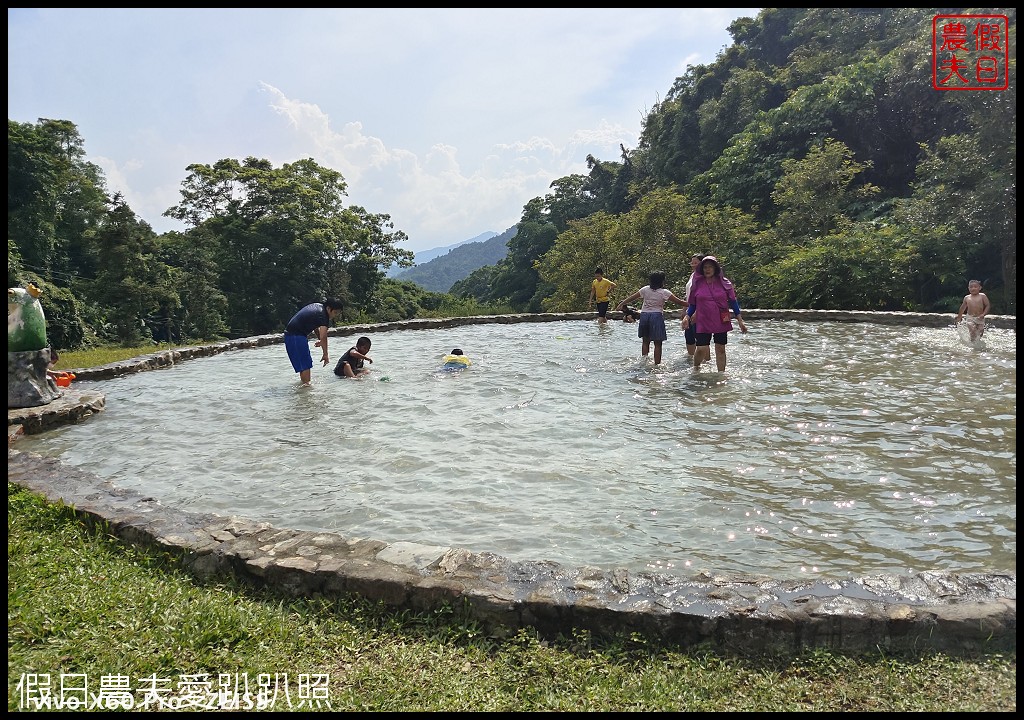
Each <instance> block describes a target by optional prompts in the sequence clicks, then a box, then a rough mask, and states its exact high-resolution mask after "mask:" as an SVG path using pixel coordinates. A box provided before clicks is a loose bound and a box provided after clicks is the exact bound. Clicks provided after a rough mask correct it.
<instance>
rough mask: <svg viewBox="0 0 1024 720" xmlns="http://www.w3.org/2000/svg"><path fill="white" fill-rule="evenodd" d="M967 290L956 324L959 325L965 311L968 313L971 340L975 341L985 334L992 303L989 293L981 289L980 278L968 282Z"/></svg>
mask: <svg viewBox="0 0 1024 720" xmlns="http://www.w3.org/2000/svg"><path fill="white" fill-rule="evenodd" d="M967 290H968V291H969V293H968V294H967V295H964V301H963V303H961V305H960V311H959V312H958V313H957V314H956V323H954V324H956V325H959V324H960V321H961V320H962V319H963V317H964V313H967V329H968V330H969V331H970V334H971V342H975V341H977V340H980V339H981V336H982V335H984V334H985V316H986V315H988V311H989V309H990V308H991V305H990V304H989V301H988V295H986V294H985V293H983V292H982V291H981V281H980V280H971V281H970V282H969V283H967Z"/></svg>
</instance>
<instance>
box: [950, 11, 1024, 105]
mask: <svg viewBox="0 0 1024 720" xmlns="http://www.w3.org/2000/svg"><path fill="white" fill-rule="evenodd" d="M1009 39H1010V21H1009V19H1007V17H1006V16H1005V15H936V16H935V17H933V18H932V87H933V88H935V89H936V90H1005V89H1006V88H1008V87H1009V86H1010V43H1009Z"/></svg>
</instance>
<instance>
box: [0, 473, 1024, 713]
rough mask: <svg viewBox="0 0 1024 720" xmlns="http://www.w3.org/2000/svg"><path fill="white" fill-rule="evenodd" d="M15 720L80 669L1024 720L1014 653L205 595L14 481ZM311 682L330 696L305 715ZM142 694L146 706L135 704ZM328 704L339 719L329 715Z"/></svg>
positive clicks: (352, 700) (397, 704)
mask: <svg viewBox="0 0 1024 720" xmlns="http://www.w3.org/2000/svg"><path fill="white" fill-rule="evenodd" d="M7 532H8V540H7V564H8V576H7V578H8V579H7V596H8V651H7V668H8V709H9V710H19V709H22V707H20V705H21V703H22V698H23V695H22V693H21V692H20V688H19V683H23V682H24V680H25V678H26V676H27V675H28V674H36V675H37V677H39V676H46V675H49V676H50V677H51V678H52V680H51V683H52V685H53V686H54V687H55V689H54V692H53V694H54V695H55V696H56V694H57V691H56V688H57V687H59V678H60V676H61V674H65V675H68V674H71V673H80V674H82V675H83V676H84V677H86V678H87V679H88V680H89V683H90V687H91V688H92V690H93V692H96V691H98V689H99V684H100V682H101V677H102V676H116V677H122V678H126V679H127V680H126V681H125V682H126V683H128V687H130V688H132V689H137V688H138V684H137V681H138V680H139V679H141V678H154V677H155V678H160V679H163V680H166V681H167V682H170V683H171V684H172V685H173V686H177V684H178V683H179V681H181V680H182V679H183V676H185V675H198V674H203V673H207V674H209V676H210V680H211V682H212V683H213V688H214V692H216V687H217V683H218V676H219V675H221V674H223V675H224V676H225V677H227V678H229V679H231V680H232V682H237V681H239V680H240V679H242V678H248V680H249V682H250V686H251V688H252V689H253V691H255V686H256V685H257V678H258V676H259V674H261V673H262V674H270V675H271V676H275V675H277V676H278V680H279V681H281V678H282V676H283V675H285V674H287V680H284V681H282V682H280V685H279V687H286V686H288V685H289V683H290V684H291V692H292V696H291V702H292V705H291V706H289V705H288V702H287V701H286V700H285V699H284V698H283V697H282V696H279V697H278V700H277V702H276V704H275V708H276V709H279V710H310V709H312V710H316V709H320V710H325V711H326V710H328V709H332V710H334V711H338V710H355V711H360V710H361V711H445V710H447V711H458V710H463V711H545V710H546V711H613V710H623V711H670V710H677V711H763V712H764V711H767V712H771V711H851V712H857V711H922V712H942V711H948V712H985V711H1006V712H1010V711H1014V710H1016V706H1017V700H1016V688H1017V680H1016V677H1017V676H1016V664H1017V663H1016V654H1015V653H1011V654H989V655H981V656H976V657H969V658H964V657H951V656H947V655H942V654H933V653H928V654H923V655H920V656H914V657H899V656H891V655H887V654H885V653H877V654H873V655H868V656H847V655H842V654H837V653H830V652H824V651H816V652H808V653H805V654H802V655H799V656H785V657H768V656H761V657H735V656H730V655H725V654H720V653H717V652H715V651H713V650H710V649H699V650H694V649H689V650H686V649H681V648H674V647H662V646H657V645H652V644H650V643H645V642H641V641H639V640H638V639H636V638H629V637H620V638H616V639H611V640H602V641H597V640H596V639H594V638H591V637H588V636H586V635H580V634H577V635H574V636H571V637H566V638H564V639H563V640H561V641H558V642H542V641H540V640H538V639H537V638H536V637H534V636H533V635H532V634H531V633H528V632H521V633H519V634H518V635H516V636H515V637H513V638H511V639H501V640H499V639H495V638H489V637H486V636H485V635H484V634H482V633H481V632H480V631H479V629H478V628H477V627H476V626H475V625H474V624H473V623H472V622H470V621H467V620H465V619H463V618H459V617H458V616H457V614H456V613H453V612H442V613H432V614H423V615H416V614H412V613H408V612H396V611H393V610H389V609H387V608H385V607H383V606H381V605H377V604H372V603H369V602H366V601H363V600H360V599H345V600H296V599H289V598H285V597H281V596H278V595H275V594H274V593H273V592H269V591H256V590H253V589H250V588H246V587H236V586H232V585H231V584H224V583H219V584H204V583H200V582H199V581H197V580H195V579H194V578H193V577H192V576H191V575H190V574H188V573H187V572H186V571H185V570H184V569H183V568H182V567H180V565H179V564H178V562H177V561H176V560H175V559H173V558H170V557H166V556H163V555H161V554H159V553H156V552H152V551H144V550H140V549H138V548H134V547H130V546H126V545H124V544H122V543H121V542H119V541H117V540H116V539H114V538H113V537H112V536H110V535H109V534H108V533H107V532H105V531H104V528H103V527H99V526H98V527H90V526H87V525H86V524H84V523H83V522H82V521H80V520H79V519H78V518H77V516H75V514H74V513H73V512H71V511H70V509H68V508H65V507H61V506H57V505H49V504H47V503H45V502H44V501H43V500H42V499H41V498H39V497H38V496H36V495H34V494H32V493H29V492H27V491H25V490H23V489H21V488H18V487H17V486H14V485H11V484H8V502H7ZM300 674H310V675H312V676H315V677H316V678H317V679H318V680H319V681H321V682H322V683H323V685H322V686H319V685H318V687H319V688H320V690H319V692H320V693H321V696H320V697H319V698H318V699H319V700H320V701H321V702H320V707H319V708H316V707H309V706H306V707H298V703H299V699H298V697H297V693H298V687H297V685H296V683H297V680H298V677H299V675H300ZM140 697H141V695H136V700H138V699H139V698H140ZM327 703H329V705H330V707H329V708H328V707H327Z"/></svg>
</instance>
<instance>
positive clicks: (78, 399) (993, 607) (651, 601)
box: [8, 310, 1017, 652]
mask: <svg viewBox="0 0 1024 720" xmlns="http://www.w3.org/2000/svg"><path fill="white" fill-rule="evenodd" d="M678 314H679V313H678V311H677V312H675V313H669V315H670V316H675V317H678ZM743 314H744V318H745V319H746V320H748V321H771V320H809V321H819V322H820V321H831V322H873V323H884V324H897V325H918V326H928V327H944V326H951V325H952V322H953V316H952V315H936V314H924V313H873V312H843V311H812V310H806V311H800V310H778V311H774V310H745V311H744V313H743ZM617 316H618V313H613V314H612V317H617ZM593 317H594V315H593V313H562V314H555V313H546V314H536V315H503V316H497V317H472V318H453V319H437V320H408V321H401V322H393V323H380V324H373V325H349V326H344V327H338V328H332V329H331V331H330V335H331V336H343V335H344V336H347V335H363V334H370V333H375V332H383V331H387V330H402V329H406V330H417V329H438V328H446V327H454V326H457V325H464V324H478V323H494V322H499V323H516V322H553V321H560V320H587V319H592V318H593ZM988 326H989V327H999V328H1008V329H1012V330H1014V331H1016V317H1015V316H994V317H990V318H989V319H988ZM280 342H282V336H281V335H280V334H274V335H264V336H259V337H251V338H242V339H238V340H229V341H225V342H221V343H214V344H210V345H204V346H196V347H187V348H178V349H174V350H166V351H161V352H157V353H153V354H151V355H146V356H143V357H140V358H134V359H132V360H128V361H125V362H121V363H114V364H111V365H107V366H102V367H98V368H88V369H84V368H83V369H75V370H73V371H72V372H74V373H75V375H76V376H77V380H76V382H75V384H74V385H73V386H72V387H71V388H67V389H65V391H64V394H63V396H62V397H60V398H58V399H57V400H54V401H53V402H51V403H49V404H48V405H45V406H41V407H35V408H19V409H9V410H8V479H9V481H10V482H13V483H16V484H18V485H20V486H22V487H25V488H28V489H30V490H33V491H35V492H38V493H40V494H42V495H44V496H45V497H46V498H47V499H48V500H50V501H51V502H63V503H65V504H67V505H70V506H72V507H74V509H75V510H76V512H78V513H79V514H80V515H81V516H82V517H83V518H85V519H87V520H90V521H98V522H104V523H107V524H109V528H110V530H111V531H112V532H113V533H114V534H116V535H117V536H118V537H120V538H121V539H122V540H123V541H125V542H128V543H136V544H143V545H147V546H154V547H157V548H160V549H163V550H165V551H168V552H172V553H175V554H176V555H178V556H179V557H181V558H182V559H183V562H184V564H185V565H186V567H188V568H189V569H190V570H191V571H192V572H193V573H194V574H195V575H196V576H198V577H201V578H211V579H216V578H225V577H234V578H238V579H241V580H243V581H245V582H248V583H251V584H253V585H255V586H271V587H274V588H277V589H279V590H281V591H283V592H286V593H288V594H291V595H295V596H337V595H341V594H348V593H358V594H360V595H363V596H365V597H367V598H370V599H372V600H380V601H383V602H385V603H387V604H389V605H392V606H394V607H398V608H409V609H412V610H417V611H429V610H433V609H437V608H440V607H442V606H446V605H454V606H457V607H461V608H463V609H464V610H465V611H466V612H467V613H469V615H470V616H471V617H472V618H474V619H475V620H477V621H478V622H479V623H480V624H481V625H482V626H483V627H484V628H485V629H486V630H487V631H488V632H491V633H494V634H504V633H512V632H515V631H516V630H517V629H518V628H521V627H532V628H535V629H537V630H538V631H539V632H540V633H541V634H542V635H545V636H554V635H557V634H560V633H561V634H568V633H569V632H570V631H571V629H572V628H583V629H588V630H591V631H592V632H595V633H603V632H608V631H632V632H639V633H642V634H644V635H648V636H650V637H653V638H656V639H658V640H659V641H661V642H666V643H672V644H678V645H682V646H693V645H700V644H710V645H713V646H715V647H718V648H721V649H725V650H731V651H737V652H763V651H773V652H778V651H799V650H801V649H804V648H812V647H825V648H830V649H835V650H843V651H869V650H875V649H879V648H880V649H885V650H890V651H908V650H911V651H920V650H925V649H935V650H942V651H946V652H975V651H982V650H985V651H993V650H1004V649H1016V624H1017V611H1016V588H1017V579H1016V573H1015V572H1013V573H1012V574H1011V573H1007V574H983V573H956V572H943V573H919V574H916V575H913V576H889V575H887V576H873V577H863V578H856V579H845V580H819V579H809V580H808V579H804V580H786V579H783V580H780V579H774V578H767V577H753V576H734V575H732V576H730V575H705V574H702V575H696V576H691V577H684V576H680V575H670V574H659V573H637V572H632V571H627V570H624V569H612V570H608V569H602V568H595V567H566V566H563V565H559V564H557V563H553V562H547V561H536V562H512V561H510V560H508V559H507V558H503V557H501V556H498V555H493V554H490V553H474V552H472V551H471V550H468V549H463V548H453V547H441V546H431V545H423V544H417V543H406V542H399V543H390V544H388V543H384V542H381V541H378V540H374V539H370V538H355V537H345V536H342V535H338V534H333V533H321V532H307V531H299V530H289V529H283V528H275V527H273V526H271V525H269V524H267V523H262V522H259V521H258V520H256V519H246V518H237V517H222V516H216V515H206V514H197V513H189V512H184V511H180V510H176V509H174V508H170V507H166V506H164V505H162V504H160V503H159V502H158V501H156V500H154V499H153V498H150V497H146V496H143V495H141V494H139V493H137V492H135V491H132V490H127V489H123V488H117V487H116V486H115V485H113V484H111V483H110V482H107V481H104V480H102V479H100V478H98V477H96V476H94V475H91V474H89V473H85V472H82V471H79V470H77V469H75V468H71V467H66V466H64V465H62V464H61V463H60V462H59V461H58V460H54V459H48V458H42V457H40V456H38V455H34V454H31V453H24V452H20V451H18V450H17V448H16V447H14V445H15V441H16V440H17V438H18V437H20V436H21V435H22V434H25V433H29V434H31V433H36V432H45V431H46V430H47V429H50V428H52V427H54V426H57V425H61V424H66V423H69V422H87V421H88V418H89V417H90V416H91V415H92V414H93V413H95V412H101V411H102V410H103V407H104V398H103V396H102V394H100V393H98V392H96V391H95V390H92V389H90V387H89V382H88V381H90V380H102V379H108V378H113V377H118V376H120V375H124V374H129V373H135V372H143V371H148V370H157V369H160V368H165V367H170V366H173V365H175V364H178V363H180V362H184V361H186V360H189V359H192V358H196V357H205V356H209V355H215V354H218V353H221V352H226V351H234V350H243V349H247V348H253V347H259V346H262V345H269V344H275V343H280Z"/></svg>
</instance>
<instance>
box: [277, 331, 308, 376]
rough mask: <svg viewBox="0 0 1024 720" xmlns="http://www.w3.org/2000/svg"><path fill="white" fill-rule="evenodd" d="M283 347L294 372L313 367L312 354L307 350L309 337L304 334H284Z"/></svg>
mask: <svg viewBox="0 0 1024 720" xmlns="http://www.w3.org/2000/svg"><path fill="white" fill-rule="evenodd" d="M284 348H285V350H287V351H288V359H289V360H291V361H292V367H293V368H295V372H297V373H300V372H302V371H303V370H312V369H313V354H312V353H311V352H309V338H308V337H306V336H305V335H285V336H284Z"/></svg>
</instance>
